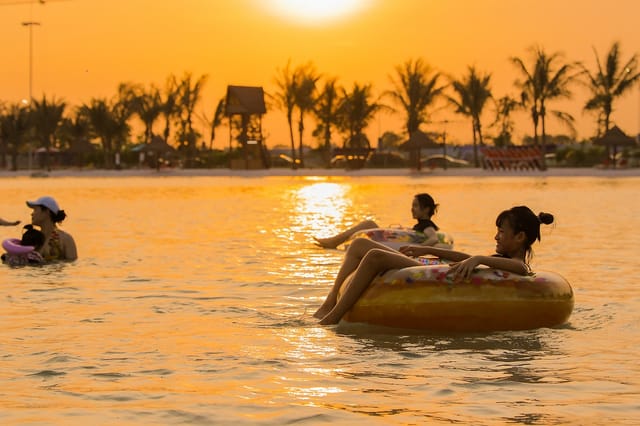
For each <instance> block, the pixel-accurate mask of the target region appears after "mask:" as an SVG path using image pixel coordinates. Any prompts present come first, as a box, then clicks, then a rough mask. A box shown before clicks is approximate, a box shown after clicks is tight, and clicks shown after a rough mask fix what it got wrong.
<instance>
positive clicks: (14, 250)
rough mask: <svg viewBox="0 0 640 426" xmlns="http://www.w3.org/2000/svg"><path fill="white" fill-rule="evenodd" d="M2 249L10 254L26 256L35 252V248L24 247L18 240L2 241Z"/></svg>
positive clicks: (8, 239)
mask: <svg viewBox="0 0 640 426" xmlns="http://www.w3.org/2000/svg"><path fill="white" fill-rule="evenodd" d="M2 248H3V249H5V250H6V251H7V253H9V254H26V253H29V252H31V251H33V250H35V247H33V246H23V245H22V244H20V240H19V239H17V238H7V239H6V240H4V241H2Z"/></svg>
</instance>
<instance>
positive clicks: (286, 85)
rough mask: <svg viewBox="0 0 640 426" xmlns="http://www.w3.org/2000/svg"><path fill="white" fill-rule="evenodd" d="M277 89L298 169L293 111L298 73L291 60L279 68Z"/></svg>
mask: <svg viewBox="0 0 640 426" xmlns="http://www.w3.org/2000/svg"><path fill="white" fill-rule="evenodd" d="M275 83H276V87H277V89H278V90H277V91H276V93H275V95H274V99H275V101H276V103H277V105H278V106H279V107H280V108H281V109H283V110H284V111H285V114H286V116H287V124H288V126H289V139H290V141H291V159H292V162H291V168H292V169H294V170H295V169H297V168H298V165H297V160H296V146H295V141H294V139H293V112H294V109H295V107H296V91H297V90H298V75H297V74H296V72H295V70H293V69H292V68H291V61H288V62H287V65H286V66H285V67H284V68H282V69H278V70H277V74H276V77H275Z"/></svg>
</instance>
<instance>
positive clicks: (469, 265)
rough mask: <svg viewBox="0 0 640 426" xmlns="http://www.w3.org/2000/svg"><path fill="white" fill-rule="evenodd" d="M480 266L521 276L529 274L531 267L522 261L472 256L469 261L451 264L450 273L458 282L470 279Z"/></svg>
mask: <svg viewBox="0 0 640 426" xmlns="http://www.w3.org/2000/svg"><path fill="white" fill-rule="evenodd" d="M478 265H485V266H488V267H490V268H495V269H500V270H501V271H507V272H513V273H514V274H519V275H526V274H527V273H529V267H528V266H527V264H526V263H524V262H523V261H522V260H520V259H509V258H507V257H497V256H471V257H469V258H468V259H465V260H463V261H460V262H457V263H453V264H451V265H450V266H449V273H453V275H454V278H455V279H456V280H459V279H468V278H469V277H470V276H471V273H472V272H473V270H474V269H475V268H476V267H477V266H478Z"/></svg>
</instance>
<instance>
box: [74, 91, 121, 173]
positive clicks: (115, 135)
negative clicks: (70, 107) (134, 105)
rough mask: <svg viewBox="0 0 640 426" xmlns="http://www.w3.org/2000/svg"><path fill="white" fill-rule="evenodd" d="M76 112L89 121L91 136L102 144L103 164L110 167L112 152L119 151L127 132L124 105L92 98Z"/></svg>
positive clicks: (111, 165) (111, 164)
mask: <svg viewBox="0 0 640 426" xmlns="http://www.w3.org/2000/svg"><path fill="white" fill-rule="evenodd" d="M78 113H79V114H81V115H82V116H83V117H84V118H86V119H87V120H88V121H89V123H91V131H92V134H93V136H95V137H97V138H99V139H100V142H101V144H102V148H103V152H104V162H105V166H106V167H107V168H112V167H113V164H114V163H113V158H114V154H117V153H119V152H120V148H121V147H122V144H123V141H124V140H125V139H126V138H127V136H128V132H129V126H128V124H127V119H128V118H129V114H128V111H127V109H126V107H125V106H124V105H123V104H122V103H120V102H118V101H112V102H109V101H107V100H106V99H98V98H93V99H91V100H90V102H89V104H83V105H82V106H81V107H80V109H79V112H78Z"/></svg>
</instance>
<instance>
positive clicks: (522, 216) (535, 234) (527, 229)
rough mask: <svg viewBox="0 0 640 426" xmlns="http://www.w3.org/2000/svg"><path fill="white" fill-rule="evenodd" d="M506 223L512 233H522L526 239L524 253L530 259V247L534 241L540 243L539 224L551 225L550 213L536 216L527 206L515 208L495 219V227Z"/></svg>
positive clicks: (551, 216)
mask: <svg viewBox="0 0 640 426" xmlns="http://www.w3.org/2000/svg"><path fill="white" fill-rule="evenodd" d="M505 221H507V222H509V225H510V226H511V229H512V230H513V232H514V233H516V234H517V233H518V232H524V234H525V235H526V237H527V241H526V243H525V247H524V251H525V255H526V257H527V259H530V258H531V256H532V255H531V246H532V245H533V243H535V242H536V240H538V241H540V224H541V223H544V224H545V225H549V224H551V223H553V215H552V214H551V213H544V212H540V213H539V214H538V215H537V216H536V214H535V213H534V212H533V211H531V209H530V208H529V207H527V206H517V207H513V208H511V209H509V210H505V211H503V212H502V213H500V214H499V215H498V217H497V219H496V226H498V227H499V226H502V224H503V223H504V222H505Z"/></svg>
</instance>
